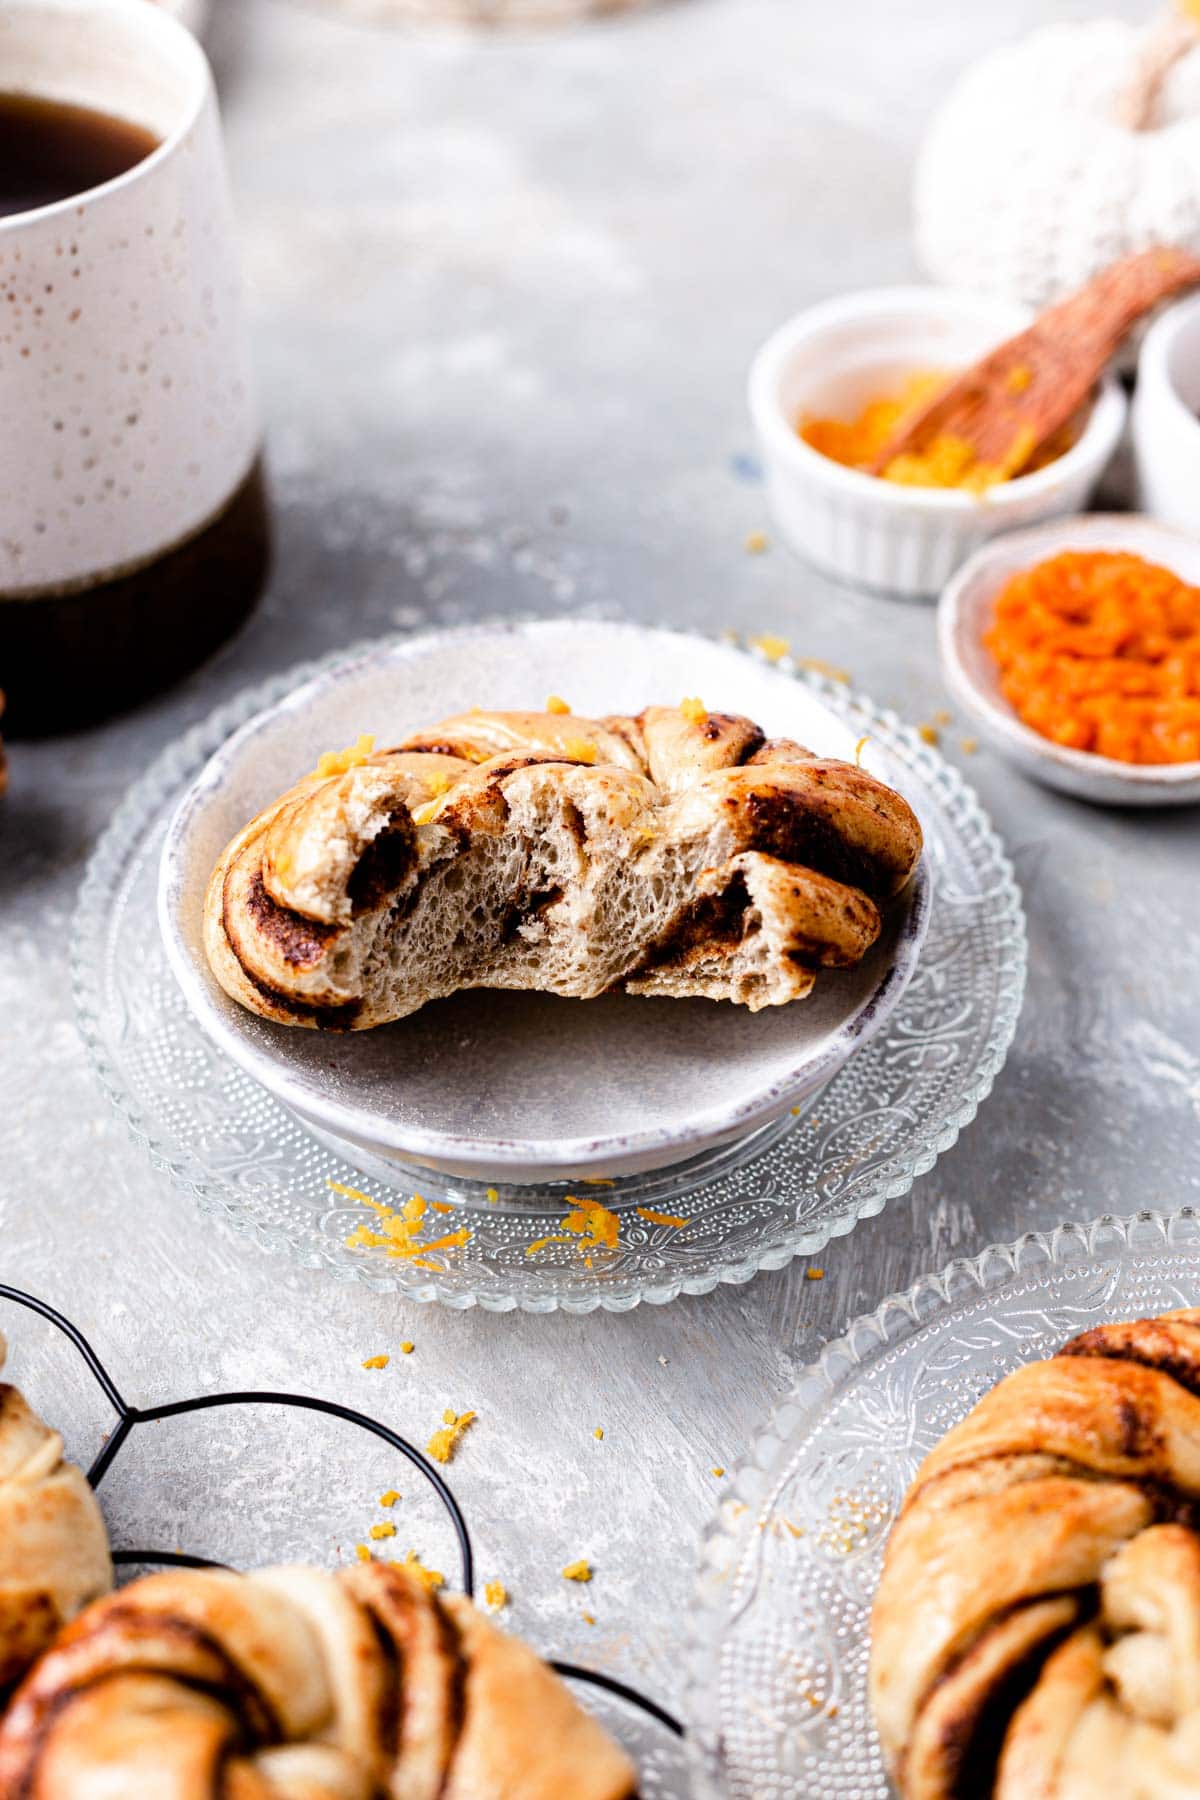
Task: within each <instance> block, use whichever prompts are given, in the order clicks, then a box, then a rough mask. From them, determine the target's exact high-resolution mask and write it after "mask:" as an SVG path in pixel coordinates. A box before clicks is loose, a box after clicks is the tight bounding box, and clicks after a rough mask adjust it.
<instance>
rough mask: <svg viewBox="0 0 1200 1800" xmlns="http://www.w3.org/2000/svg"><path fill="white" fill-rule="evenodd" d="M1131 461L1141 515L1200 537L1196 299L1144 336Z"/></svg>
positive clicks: (1199, 309)
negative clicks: (1132, 459) (1144, 514)
mask: <svg viewBox="0 0 1200 1800" xmlns="http://www.w3.org/2000/svg"><path fill="white" fill-rule="evenodd" d="M1133 455H1134V468H1135V471H1136V482H1137V503H1138V506H1139V508H1140V509H1141V511H1142V512H1146V513H1149V514H1150V515H1151V516H1152V517H1153V518H1156V519H1161V520H1162V521H1163V523H1164V524H1165V525H1174V526H1175V527H1176V529H1177V530H1180V531H1190V532H1192V533H1193V534H1200V295H1195V294H1194V295H1192V297H1191V298H1190V299H1188V300H1181V301H1180V302H1179V304H1178V305H1176V306H1172V307H1171V308H1170V310H1169V311H1168V312H1165V313H1164V314H1163V315H1162V317H1161V318H1160V319H1157V320H1156V321H1155V323H1154V324H1153V325H1152V326H1151V327H1150V329H1149V331H1148V332H1147V333H1146V338H1145V342H1144V343H1143V344H1142V350H1141V355H1140V356H1139V358H1138V376H1137V388H1136V390H1135V393H1134V398H1133Z"/></svg>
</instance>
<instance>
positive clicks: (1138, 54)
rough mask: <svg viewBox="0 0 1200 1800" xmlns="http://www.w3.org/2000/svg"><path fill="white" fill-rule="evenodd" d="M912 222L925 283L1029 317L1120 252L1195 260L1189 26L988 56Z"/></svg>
mask: <svg viewBox="0 0 1200 1800" xmlns="http://www.w3.org/2000/svg"><path fill="white" fill-rule="evenodd" d="M1172 33H1174V41H1172ZM1189 46H1190V47H1189ZM1131 116H1132V117H1133V118H1135V119H1136V121H1137V124H1136V125H1134V124H1131V123H1129V122H1128V121H1129V120H1130V118H1131ZM1139 126H1140V128H1138V127H1139ZM914 211H915V230H916V242H917V253H918V255H919V257H920V259H921V261H922V263H923V264H924V266H925V268H926V269H927V270H928V271H929V273H930V274H931V275H932V276H933V277H934V278H935V280H937V281H943V282H947V283H950V284H951V285H953V286H956V287H969V288H976V289H982V290H984V291H986V292H990V293H995V294H999V295H1004V296H1006V297H1008V298H1011V299H1014V300H1016V299H1019V300H1024V301H1026V302H1028V303H1029V304H1030V305H1032V306H1036V307H1041V306H1044V305H1046V304H1048V303H1049V302H1050V301H1051V300H1055V299H1057V298H1059V297H1060V296H1061V295H1062V294H1064V293H1067V292H1069V291H1070V290H1071V289H1073V288H1076V287H1079V286H1081V285H1082V283H1083V282H1085V281H1087V280H1088V279H1089V277H1090V276H1092V275H1094V274H1096V272H1097V271H1098V270H1099V269H1102V268H1103V267H1104V265H1105V264H1106V263H1110V262H1112V261H1113V259H1114V258H1115V257H1118V256H1121V255H1123V254H1124V252H1125V251H1127V250H1141V249H1145V248H1146V247H1147V246H1148V245H1151V244H1176V245H1179V246H1181V247H1183V248H1186V249H1188V250H1192V251H1194V252H1196V253H1197V254H1200V42H1198V41H1197V37H1196V33H1195V30H1194V28H1192V31H1191V34H1190V36H1189V33H1188V27H1187V26H1186V24H1185V23H1184V21H1183V19H1182V17H1181V15H1178V14H1177V15H1175V17H1174V18H1173V20H1172V19H1163V20H1159V21H1157V22H1156V23H1155V24H1154V25H1151V26H1149V27H1146V28H1143V29H1142V30H1139V29H1138V28H1136V27H1135V26H1132V25H1128V24H1122V23H1120V22H1119V21H1117V20H1099V19H1098V20H1093V21H1091V22H1090V23H1085V24H1074V25H1051V26H1047V27H1044V28H1042V29H1041V30H1039V31H1037V32H1035V33H1034V34H1033V35H1032V36H1031V37H1029V38H1026V39H1025V40H1024V41H1023V42H1021V43H1017V44H1013V45H1010V46H1007V47H1005V48H1004V49H1002V50H997V51H994V52H993V53H992V54H991V55H990V56H987V57H985V58H984V59H983V61H981V62H979V63H977V64H976V65H975V66H974V67H973V68H971V69H969V70H968V71H967V73H966V74H965V75H964V76H963V77H962V79H961V80H960V81H959V83H958V85H957V86H956V87H955V89H954V90H953V92H952V93H951V95H950V97H949V99H948V100H947V101H946V103H945V105H944V106H943V107H942V109H941V111H940V112H939V113H938V114H937V116H936V117H935V118H934V121H933V123H932V125H931V127H930V129H929V132H928V135H927V136H926V139H925V142H924V144H923V146H922V149H921V153H920V157H919V159H918V163H917V173H916V185H915V194H914Z"/></svg>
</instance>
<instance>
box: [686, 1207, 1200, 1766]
mask: <svg viewBox="0 0 1200 1800" xmlns="http://www.w3.org/2000/svg"><path fill="white" fill-rule="evenodd" d="M1198 1295H1200V1214H1197V1213H1196V1212H1194V1211H1191V1210H1186V1211H1182V1212H1179V1213H1174V1214H1163V1213H1139V1214H1138V1215H1137V1216H1136V1217H1134V1218H1131V1219H1114V1218H1103V1219H1098V1220H1096V1222H1095V1223H1094V1224H1091V1225H1063V1226H1060V1227H1059V1229H1058V1230H1057V1231H1055V1232H1053V1233H1051V1234H1049V1235H1044V1234H1042V1233H1039V1232H1030V1233H1028V1235H1027V1236H1025V1237H1023V1238H1020V1239H1019V1240H1018V1241H1017V1242H1016V1243H1015V1244H1008V1245H997V1246H994V1247H993V1248H992V1249H990V1250H985V1251H984V1253H983V1255H982V1256H979V1257H977V1258H976V1259H975V1260H974V1261H972V1262H966V1261H958V1262H953V1263H951V1264H950V1266H949V1268H947V1269H946V1270H945V1271H944V1272H943V1273H942V1274H941V1275H930V1276H926V1277H925V1278H924V1279H923V1280H921V1281H919V1282H918V1283H917V1284H916V1286H915V1287H912V1288H910V1289H909V1291H908V1292H907V1293H906V1294H896V1295H893V1296H892V1298H891V1299H890V1300H885V1301H884V1303H883V1305H882V1306H881V1307H879V1308H878V1310H877V1311H876V1312H873V1313H870V1314H868V1315H867V1316H866V1317H864V1318H860V1319H857V1320H856V1321H855V1322H854V1324H853V1325H851V1327H850V1329H849V1331H848V1332H847V1333H846V1336H845V1337H843V1338H839V1339H838V1341H837V1342H836V1343H833V1344H830V1345H829V1346H828V1347H827V1348H826V1350H825V1351H824V1352H823V1354H822V1356H821V1358H820V1360H819V1362H817V1363H816V1364H814V1366H813V1367H812V1368H810V1369H808V1370H807V1371H806V1372H805V1374H804V1375H803V1376H802V1377H801V1379H800V1381H799V1383H798V1384H797V1386H796V1388H795V1389H794V1391H793V1393H792V1394H791V1396H790V1398H789V1399H788V1400H786V1401H785V1402H784V1403H783V1405H782V1406H780V1407H779V1408H778V1410H777V1411H776V1413H775V1415H774V1417H773V1418H772V1419H771V1421H770V1423H769V1424H768V1425H767V1426H766V1428H765V1429H764V1431H763V1432H762V1434H761V1436H760V1437H759V1439H758V1441H757V1443H756V1444H755V1446H754V1448H753V1450H752V1451H751V1452H750V1454H749V1456H748V1457H747V1458H746V1460H745V1461H744V1462H743V1463H742V1464H741V1465H740V1466H739V1468H738V1469H737V1470H736V1471H735V1475H734V1479H733V1483H732V1488H731V1493H730V1497H729V1498H728V1499H726V1500H725V1501H724V1502H723V1503H722V1506H721V1510H720V1513H719V1515H718V1517H717V1520H716V1522H715V1523H714V1524H713V1526H712V1527H711V1529H710V1530H709V1532H708V1534H707V1536H706V1538H705V1543H704V1551H703V1563H702V1569H701V1576H700V1595H699V1605H698V1606H696V1607H694V1608H693V1609H692V1611H691V1613H690V1614H689V1634H690V1647H689V1653H688V1680H687V1698H686V1703H685V1712H686V1722H687V1724H688V1726H689V1739H688V1741H689V1746H690V1752H691V1756H692V1760H693V1765H694V1773H695V1777H696V1788H697V1793H698V1795H701V1796H703V1800H793V1797H794V1796H796V1795H799V1794H805V1795H816V1794H819V1795H820V1796H821V1800H888V1796H889V1795H890V1794H891V1792H892V1789H891V1787H890V1786H889V1783H888V1779H887V1776H886V1775H885V1774H884V1770H883V1762H882V1759H881V1757H880V1752H879V1744H878V1740H877V1738H876V1735H875V1728H874V1725H873V1723H872V1719H871V1711H870V1706H869V1703H868V1698H867V1662H868V1652H869V1630H870V1613H871V1605H872V1601H873V1599H874V1595H875V1589H876V1586H877V1585H878V1581H879V1572H880V1568H881V1565H882V1561H883V1549H884V1544H885V1543H886V1541H887V1536H888V1532H889V1531H890V1529H891V1526H892V1522H893V1520H894V1519H895V1518H896V1515H897V1513H898V1511H899V1508H900V1504H901V1501H902V1500H903V1497H904V1494H905V1491H906V1489H907V1488H908V1486H909V1483H910V1482H911V1481H912V1478H913V1476H914V1475H915V1473H916V1471H917V1467H918V1465H919V1464H920V1462H921V1461H922V1460H923V1458H924V1457H925V1456H926V1455H927V1454H928V1452H929V1451H930V1450H932V1449H933V1447H934V1445H935V1444H937V1443H938V1442H939V1440H940V1439H941V1438H942V1437H944V1435H945V1433H946V1432H947V1431H948V1430H949V1428H950V1427H951V1425H954V1424H957V1422H958V1421H959V1420H960V1419H961V1418H963V1417H964V1416H965V1414H966V1413H968V1412H969V1411H970V1409H971V1407H972V1406H973V1405H974V1404H975V1402H976V1401H977V1400H979V1399H980V1398H981V1397H982V1395H983V1394H984V1393H986V1391H987V1390H988V1389H989V1388H990V1387H992V1386H994V1384H995V1383H996V1382H997V1381H999V1380H1000V1378H1001V1376H1003V1375H1007V1374H1008V1373H1009V1372H1010V1371H1011V1370H1013V1369H1015V1368H1017V1367H1018V1366H1019V1365H1020V1364H1022V1363H1027V1362H1033V1361H1036V1360H1037V1359H1039V1358H1041V1357H1046V1356H1050V1355H1053V1353H1054V1352H1055V1351H1056V1350H1057V1349H1058V1348H1059V1347H1060V1345H1062V1344H1064V1343H1065V1342H1066V1341H1067V1340H1068V1339H1069V1338H1071V1337H1074V1336H1075V1335H1076V1333H1078V1332H1080V1331H1084V1330H1086V1329H1087V1328H1088V1327H1089V1326H1092V1325H1098V1324H1100V1323H1102V1322H1103V1321H1106V1320H1116V1319H1137V1318H1146V1317H1151V1316H1153V1315H1154V1314H1156V1313H1160V1312H1166V1311H1168V1310H1170V1309H1171V1308H1172V1307H1179V1306H1194V1305H1195V1304H1196V1300H1197V1296H1198Z"/></svg>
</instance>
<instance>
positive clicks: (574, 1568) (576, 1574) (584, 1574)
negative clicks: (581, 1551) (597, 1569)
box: [563, 1556, 592, 1581]
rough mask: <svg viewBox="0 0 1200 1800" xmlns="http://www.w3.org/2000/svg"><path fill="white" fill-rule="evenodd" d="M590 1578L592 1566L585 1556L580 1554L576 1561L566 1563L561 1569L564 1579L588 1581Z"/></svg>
mask: <svg viewBox="0 0 1200 1800" xmlns="http://www.w3.org/2000/svg"><path fill="white" fill-rule="evenodd" d="M591 1579H592V1568H591V1564H590V1563H589V1562H588V1559H587V1557H586V1556H581V1557H580V1558H579V1561H578V1562H573V1563H568V1564H567V1566H566V1568H565V1569H564V1570H563V1580H564V1581H590V1580H591Z"/></svg>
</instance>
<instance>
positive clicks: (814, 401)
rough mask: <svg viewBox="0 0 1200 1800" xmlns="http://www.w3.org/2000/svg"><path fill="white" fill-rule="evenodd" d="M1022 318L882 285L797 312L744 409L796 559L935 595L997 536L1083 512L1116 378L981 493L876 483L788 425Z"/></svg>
mask: <svg viewBox="0 0 1200 1800" xmlns="http://www.w3.org/2000/svg"><path fill="white" fill-rule="evenodd" d="M1030 317H1031V315H1030V314H1029V312H1028V311H1027V310H1026V309H1025V308H1024V307H1020V306H1014V305H1012V304H1011V303H1009V302H1007V301H1001V300H996V299H992V298H988V297H986V296H984V295H980V294H970V293H961V292H957V291H955V290H952V289H948V288H936V287H895V288H876V289H871V290H869V291H867V292H865V293H860V294H849V295H845V296H843V297H842V298H840V299H837V300H827V301H825V302H824V303H823V304H822V305H820V306H814V307H812V308H810V309H809V310H808V311H806V312H802V313H798V314H797V315H796V317H795V318H793V319H790V320H789V321H788V323H787V324H786V325H784V326H782V327H781V328H780V329H779V330H778V331H777V332H775V334H774V336H773V337H771V338H769V339H768V340H767V342H766V343H765V344H764V345H763V347H762V349H761V350H760V351H759V353H758V355H757V356H756V357H755V359H754V363H753V366H752V368H751V371H750V387H749V399H750V412H751V416H752V418H753V420H754V425H755V428H756V430H757V433H758V438H759V443H760V445H761V447H762V453H763V461H764V467H765V471H766V477H767V488H768V495H769V498H770V503H771V508H772V511H773V513H774V515H775V519H776V522H777V524H778V525H779V528H780V530H781V531H782V532H783V534H784V536H785V537H786V538H787V539H788V540H789V541H790V542H791V544H792V545H793V546H794V547H795V549H797V550H798V551H799V552H800V554H801V555H802V556H804V557H805V558H807V560H808V561H810V562H813V563H816V564H818V565H819V566H820V567H821V568H823V569H826V570H828V571H829V573H830V574H832V575H836V576H838V577H839V578H840V579H842V580H843V581H849V582H853V583H855V584H857V585H859V586H863V587H869V588H877V589H881V590H883V591H884V592H887V593H891V594H898V595H905V596H909V597H932V596H934V595H936V594H937V593H938V591H939V590H940V589H941V588H942V587H944V586H945V584H946V582H947V581H948V580H949V579H950V577H951V575H952V574H953V573H954V571H955V570H956V569H957V568H958V567H959V565H960V564H961V563H962V562H964V561H965V560H966V558H967V557H968V556H970V555H971V554H972V553H973V552H974V551H976V550H977V549H978V548H979V546H980V545H981V544H982V543H984V542H985V541H986V540H987V539H988V538H990V537H994V536H995V535H996V534H997V533H998V532H1001V531H1009V530H1012V529H1013V528H1014V527H1017V526H1026V525H1035V524H1038V523H1040V522H1041V521H1042V520H1043V519H1051V518H1057V517H1059V516H1061V515H1064V514H1069V513H1076V512H1081V511H1082V510H1083V509H1084V507H1086V505H1087V503H1088V500H1089V498H1090V497H1091V494H1092V491H1093V489H1094V488H1095V486H1096V483H1097V482H1098V481H1099V479H1100V476H1101V474H1102V473H1103V471H1104V467H1105V465H1106V463H1107V462H1108V460H1109V458H1110V456H1111V455H1112V453H1113V451H1114V449H1115V448H1116V445H1117V441H1118V439H1119V437H1120V435H1121V430H1122V427H1123V425H1124V422H1125V397H1124V394H1123V393H1122V391H1121V389H1120V387H1119V385H1118V384H1117V382H1116V381H1115V380H1114V379H1113V378H1112V377H1111V376H1106V377H1105V379H1104V380H1103V382H1102V383H1101V385H1100V390H1099V393H1098V395H1097V397H1096V401H1095V404H1094V405H1093V407H1092V410H1091V413H1090V414H1089V416H1088V421H1087V424H1086V425H1085V426H1084V429H1083V431H1082V432H1081V434H1080V436H1079V439H1078V441H1077V442H1076V443H1075V444H1073V445H1072V447H1071V449H1070V450H1068V451H1067V452H1066V453H1065V454H1064V455H1063V456H1060V457H1057V458H1056V459H1055V460H1054V462H1052V463H1049V464H1047V466H1046V467H1045V468H1044V469H1038V470H1037V471H1036V472H1035V473H1034V474H1032V475H1022V476H1019V477H1018V478H1017V479H1016V480H1015V481H1005V482H1001V483H999V484H998V485H997V486H996V487H994V488H991V489H989V490H988V491H987V492H986V493H983V494H969V493H964V492H963V491H962V490H961V489H946V488H911V487H901V486H898V485H897V484H896V483H894V482H890V481H880V480H878V479H877V478H876V477H875V476H873V475H864V474H861V473H860V472H859V471H858V470H857V469H846V468H843V467H842V465H841V464H840V463H835V462H832V461H831V460H830V459H829V457H826V456H822V455H821V454H820V452H819V451H817V450H814V449H813V448H812V447H811V446H810V445H809V444H806V443H805V442H804V440H803V439H802V438H801V437H800V436H799V435H798V433H797V430H796V426H797V423H798V421H799V420H800V419H801V418H802V417H805V416H818V417H850V416H853V414H855V413H856V412H857V411H859V410H860V409H861V408H862V407H863V406H864V405H865V404H866V402H867V401H868V400H871V399H875V398H877V397H878V395H880V394H881V393H886V392H888V390H889V389H894V388H896V387H897V386H898V385H899V384H900V383H901V382H902V381H903V380H904V379H905V377H906V376H907V375H909V374H911V373H912V372H913V370H915V369H948V370H950V369H957V368H962V367H963V366H965V365H966V364H968V363H970V362H972V361H973V360H974V359H975V358H977V357H978V356H980V355H982V354H983V353H984V352H985V351H987V350H988V349H990V348H991V347H992V346H993V345H995V344H997V343H1001V342H1003V340H1004V339H1005V338H1006V337H1011V336H1012V335H1013V334H1014V333H1015V332H1018V331H1020V330H1021V329H1022V328H1023V327H1024V326H1025V325H1027V324H1028V323H1029V321H1030Z"/></svg>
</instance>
